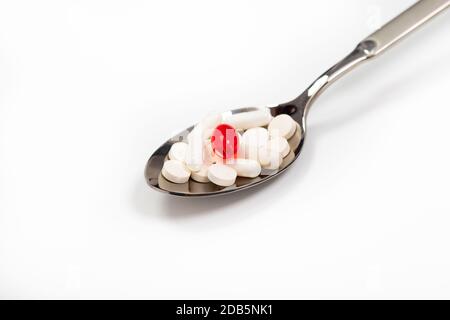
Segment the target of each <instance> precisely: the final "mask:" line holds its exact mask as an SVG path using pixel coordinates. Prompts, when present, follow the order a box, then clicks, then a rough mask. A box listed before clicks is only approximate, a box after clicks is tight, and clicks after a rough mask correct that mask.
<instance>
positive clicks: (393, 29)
mask: <svg viewBox="0 0 450 320" xmlns="http://www.w3.org/2000/svg"><path fill="white" fill-rule="evenodd" d="M449 5H450V0H420V1H417V2H416V3H415V4H414V5H413V6H411V7H410V8H408V9H406V10H405V11H404V12H402V13H401V14H399V15H398V16H397V17H395V18H394V19H392V20H391V21H389V22H388V23H386V24H385V25H384V26H382V27H381V28H380V29H378V30H377V31H375V32H374V33H372V34H371V35H370V36H368V37H367V38H366V39H364V40H363V41H361V42H360V43H359V44H358V46H357V47H356V48H355V49H354V50H353V51H352V52H351V53H350V54H349V55H347V56H346V57H345V58H344V59H342V60H341V61H339V62H338V63H336V64H335V65H334V66H333V67H331V68H330V69H328V70H327V71H326V72H325V73H324V74H322V75H321V76H320V77H319V78H317V79H316V80H315V81H314V82H313V83H312V84H311V85H310V86H309V87H308V89H306V91H304V92H303V93H302V94H301V95H300V96H298V97H297V98H296V99H294V100H293V101H291V102H289V103H287V105H288V106H289V105H292V104H293V105H296V106H297V107H301V108H303V109H304V113H305V114H306V113H307V112H308V111H309V107H310V106H311V104H312V102H313V101H314V100H315V99H316V98H317V97H318V96H319V95H320V94H321V93H322V92H323V91H324V90H325V89H326V88H327V87H328V86H329V85H331V84H332V83H334V82H335V81H336V80H337V79H339V78H341V77H342V76H343V75H344V74H346V73H347V72H349V71H350V70H352V69H354V68H355V67H356V66H357V65H359V64H360V63H361V62H364V61H366V60H368V59H369V58H372V57H375V56H377V55H378V54H380V53H382V52H384V51H385V50H386V49H387V48H389V47H391V46H392V45H393V44H394V43H396V42H398V41H399V40H400V39H402V38H404V37H405V36H406V35H408V34H409V33H411V32H412V31H414V30H415V29H417V28H418V27H419V26H421V25H422V24H424V23H425V22H427V21H428V20H430V19H431V18H432V17H434V16H436V15H437V14H438V13H440V12H442V11H443V10H445V9H446V8H448V7H449Z"/></svg>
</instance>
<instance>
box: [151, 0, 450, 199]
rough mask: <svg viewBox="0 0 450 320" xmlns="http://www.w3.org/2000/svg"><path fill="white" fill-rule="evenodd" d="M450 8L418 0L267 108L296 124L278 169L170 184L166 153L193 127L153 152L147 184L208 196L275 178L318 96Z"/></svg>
mask: <svg viewBox="0 0 450 320" xmlns="http://www.w3.org/2000/svg"><path fill="white" fill-rule="evenodd" d="M449 5H450V0H421V1H418V2H416V3H415V4H414V5H413V6H411V7H410V8H409V9H407V10H405V11H404V12H403V13H401V14H400V15H398V16H397V17H395V18H394V19H392V20H391V21H390V22H388V23H387V24H385V25H384V26H383V27H381V28H380V29H378V30H377V31H375V32H374V33H373V34H371V35H370V36H368V37H367V38H366V39H364V40H363V41H361V42H360V43H359V44H358V45H357V46H356V48H355V49H354V50H353V51H352V52H351V53H350V54H349V55H348V56H346V57H345V58H344V59H343V60H341V61H339V62H338V63H337V64H335V65H334V66H333V67H332V68H330V69H329V70H328V71H326V72H325V73H324V74H323V75H321V76H320V77H319V78H317V79H316V80H315V81H314V82H313V83H312V84H311V85H310V86H309V87H308V88H307V89H306V90H305V91H304V92H303V93H302V94H301V95H300V96H299V97H298V98H296V99H294V100H293V101H291V102H288V103H284V104H280V105H279V106H276V107H272V108H270V111H271V113H272V115H273V116H277V115H279V114H282V113H285V114H288V115H290V116H291V117H292V118H293V119H294V120H295V121H296V122H297V123H298V126H297V132H296V135H294V137H293V138H291V139H290V140H289V143H290V146H291V150H292V151H291V153H290V154H289V155H288V156H287V157H286V158H285V159H284V161H283V163H282V165H281V167H280V169H278V170H274V171H267V172H262V174H261V175H260V176H259V177H256V178H253V179H249V178H238V179H237V180H236V183H235V184H234V185H232V186H230V187H219V186H216V185H214V184H212V183H198V182H195V181H192V180H190V181H189V182H187V183H184V184H175V183H171V182H169V181H167V180H166V179H165V178H164V177H162V175H161V169H162V166H163V164H164V160H165V159H166V157H167V154H168V153H169V150H170V147H171V145H172V144H173V143H175V142H177V141H181V140H183V137H186V136H187V134H188V133H189V132H190V131H191V130H192V129H193V127H190V128H188V129H186V130H184V131H182V132H180V133H179V134H178V135H176V136H175V137H173V138H171V139H170V140H168V141H167V142H165V143H164V144H163V145H162V146H161V147H159V148H158V150H156V151H155V152H154V153H153V155H152V156H151V157H150V159H149V160H148V162H147V166H146V168H145V178H146V180H147V183H148V184H149V185H150V186H151V187H152V188H154V189H156V190H158V191H162V192H165V193H168V194H172V195H176V196H184V197H207V196H215V195H222V194H226V193H231V192H236V191H239V190H244V189H247V188H250V187H253V186H256V185H259V184H261V183H263V182H266V181H269V180H270V179H272V178H274V177H276V176H277V175H279V174H280V173H282V172H283V171H284V170H286V169H287V168H288V167H289V166H290V165H291V164H292V163H293V162H294V160H296V159H297V157H298V155H299V154H300V151H301V148H302V146H303V142H304V137H305V131H306V116H307V114H308V110H309V108H310V107H311V104H312V103H313V102H314V100H315V99H316V98H317V97H318V96H319V95H320V93H322V92H323V91H324V90H325V89H326V88H327V87H328V86H329V85H330V84H332V83H333V82H335V81H336V80H337V79H339V78H340V77H342V76H343V75H344V74H345V73H347V72H349V71H350V70H352V69H353V68H355V67H356V66H357V65H359V64H361V63H362V62H364V61H366V60H368V59H370V58H373V57H376V56H378V55H380V54H381V53H382V52H384V51H385V50H386V49H388V48H389V47H391V46H392V45H393V44H395V43H396V42H398V41H399V40H400V39H402V38H404V37H405V36H406V35H408V34H409V33H410V32H412V31H413V30H415V29H417V28H418V27H419V26H421V25H422V24H424V23H425V22H427V21H428V20H430V19H431V18H432V17H434V16H436V15H437V14H438V13H440V12H442V11H444V10H445V9H446V8H448V6H449ZM255 109H257V108H242V109H235V110H232V111H231V112H232V113H233V114H234V113H241V112H249V111H253V110H255Z"/></svg>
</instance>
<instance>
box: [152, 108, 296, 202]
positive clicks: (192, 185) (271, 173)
mask: <svg viewBox="0 0 450 320" xmlns="http://www.w3.org/2000/svg"><path fill="white" fill-rule="evenodd" d="M256 110H260V109H259V108H240V109H234V110H231V111H230V112H231V114H238V113H243V112H251V111H256ZM270 112H271V114H272V116H274V117H275V116H277V115H279V114H282V113H286V114H289V115H290V116H291V117H292V118H293V119H294V120H295V121H296V123H297V129H296V132H295V134H294V135H293V137H292V138H290V139H289V140H288V142H289V146H290V148H291V151H290V152H289V154H288V155H287V156H286V157H285V158H284V159H283V163H282V164H281V166H280V168H279V169H277V170H266V169H263V170H262V172H261V174H260V175H259V176H258V177H256V178H244V177H237V179H236V182H235V183H234V184H233V185H232V186H229V187H221V186H218V185H215V184H213V183H211V182H208V183H200V182H196V181H194V180H192V179H189V181H188V182H186V183H182V184H178V183H173V182H170V181H168V180H167V179H165V178H164V177H163V175H162V174H161V170H162V167H163V165H164V161H165V160H166V159H167V157H168V153H169V150H170V148H171V146H172V144H174V143H176V142H180V141H186V139H187V135H188V134H189V132H191V130H192V129H193V128H194V126H191V127H189V128H187V129H186V130H183V131H182V132H180V133H179V134H177V135H175V136H174V137H172V138H171V139H169V140H167V141H166V142H165V143H164V144H163V145H162V146H160V147H159V148H158V149H157V150H156V151H155V152H154V153H153V155H152V156H151V157H150V159H149V160H148V162H147V165H146V167H145V178H146V180H147V183H148V185H149V186H150V187H152V188H153V189H155V190H157V191H161V192H164V193H168V194H171V195H175V196H182V197H211V196H217V195H222V194H227V193H232V192H236V191H240V190H243V189H248V188H250V187H253V186H256V185H259V184H261V183H263V182H265V181H267V180H269V179H272V178H274V177H276V176H277V175H279V174H280V173H281V172H283V171H284V170H286V169H287V168H288V167H289V166H290V165H291V164H292V163H293V162H294V160H296V159H297V157H298V155H299V154H300V151H301V148H302V146H303V141H304V136H305V135H304V133H305V130H304V126H303V123H304V122H303V112H300V109H299V108H295V107H293V106H291V107H289V106H288V104H286V105H285V106H283V105H280V106H277V107H272V108H270ZM300 113H301V114H300Z"/></svg>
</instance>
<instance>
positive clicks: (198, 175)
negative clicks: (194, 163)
mask: <svg viewBox="0 0 450 320" xmlns="http://www.w3.org/2000/svg"><path fill="white" fill-rule="evenodd" d="M208 168H209V166H207V165H202V167H201V168H200V170H199V171H192V172H191V179H192V180H195V181H197V182H202V183H206V182H209V179H208Z"/></svg>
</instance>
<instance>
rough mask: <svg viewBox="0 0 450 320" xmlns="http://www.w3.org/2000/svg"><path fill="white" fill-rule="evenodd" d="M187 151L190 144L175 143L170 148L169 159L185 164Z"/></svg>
mask: <svg viewBox="0 0 450 320" xmlns="http://www.w3.org/2000/svg"><path fill="white" fill-rule="evenodd" d="M187 149H188V144H187V143H186V142H175V143H174V144H173V145H172V146H171V147H170V151H169V159H170V160H178V161H181V162H185V161H186V152H187Z"/></svg>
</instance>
